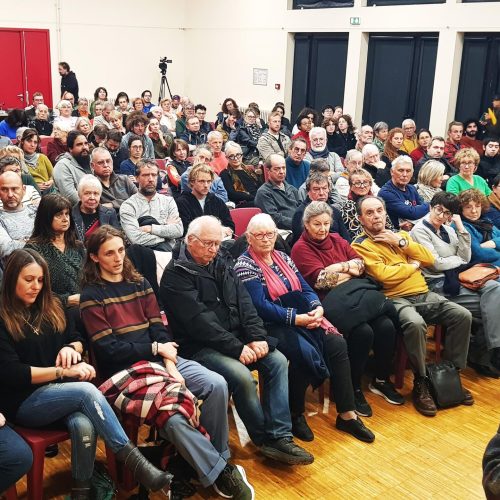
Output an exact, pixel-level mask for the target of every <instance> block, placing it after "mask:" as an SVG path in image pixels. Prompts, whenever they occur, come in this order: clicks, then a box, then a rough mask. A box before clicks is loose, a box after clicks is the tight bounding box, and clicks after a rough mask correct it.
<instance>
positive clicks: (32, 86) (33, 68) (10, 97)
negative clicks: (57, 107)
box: [0, 28, 52, 109]
mask: <svg viewBox="0 0 500 500" xmlns="http://www.w3.org/2000/svg"><path fill="white" fill-rule="evenodd" d="M0 47H2V59H3V61H5V63H6V64H5V68H8V72H4V73H3V77H2V78H0V108H3V109H8V108H24V107H26V106H28V105H29V104H31V99H32V96H33V92H41V93H42V94H43V96H44V101H45V104H47V106H49V107H52V81H51V76H50V43H49V31H48V30H30V29H28V30H23V29H8V28H0Z"/></svg>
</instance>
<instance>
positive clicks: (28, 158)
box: [24, 153, 40, 168]
mask: <svg viewBox="0 0 500 500" xmlns="http://www.w3.org/2000/svg"><path fill="white" fill-rule="evenodd" d="M39 157H40V153H33V154H30V155H29V154H27V153H24V161H25V162H26V163H27V164H28V165H29V166H30V167H31V168H36V166H37V165H38V158H39Z"/></svg>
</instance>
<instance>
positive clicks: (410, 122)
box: [401, 118, 416, 128]
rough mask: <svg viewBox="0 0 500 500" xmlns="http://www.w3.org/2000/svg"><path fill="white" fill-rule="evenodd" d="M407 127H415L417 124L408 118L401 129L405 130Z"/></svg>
mask: <svg viewBox="0 0 500 500" xmlns="http://www.w3.org/2000/svg"><path fill="white" fill-rule="evenodd" d="M406 125H413V126H414V127H415V126H416V125H415V122H414V121H413V120H412V119H411V118H407V119H406V120H403V123H402V124H401V128H405V126H406Z"/></svg>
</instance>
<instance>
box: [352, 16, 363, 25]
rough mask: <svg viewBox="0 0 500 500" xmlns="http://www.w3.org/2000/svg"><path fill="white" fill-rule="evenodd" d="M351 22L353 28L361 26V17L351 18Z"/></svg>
mask: <svg viewBox="0 0 500 500" xmlns="http://www.w3.org/2000/svg"><path fill="white" fill-rule="evenodd" d="M350 21H351V25H352V26H359V25H360V24H361V19H360V18H359V17H351V19H350Z"/></svg>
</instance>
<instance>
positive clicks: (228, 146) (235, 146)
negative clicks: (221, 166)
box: [224, 141, 243, 155]
mask: <svg viewBox="0 0 500 500" xmlns="http://www.w3.org/2000/svg"><path fill="white" fill-rule="evenodd" d="M229 149H236V150H238V151H239V152H240V153H242V152H243V151H242V149H241V146H240V145H239V144H238V143H237V142H234V141H227V142H226V146H225V147H224V153H226V155H227V152H228V150H229Z"/></svg>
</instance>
